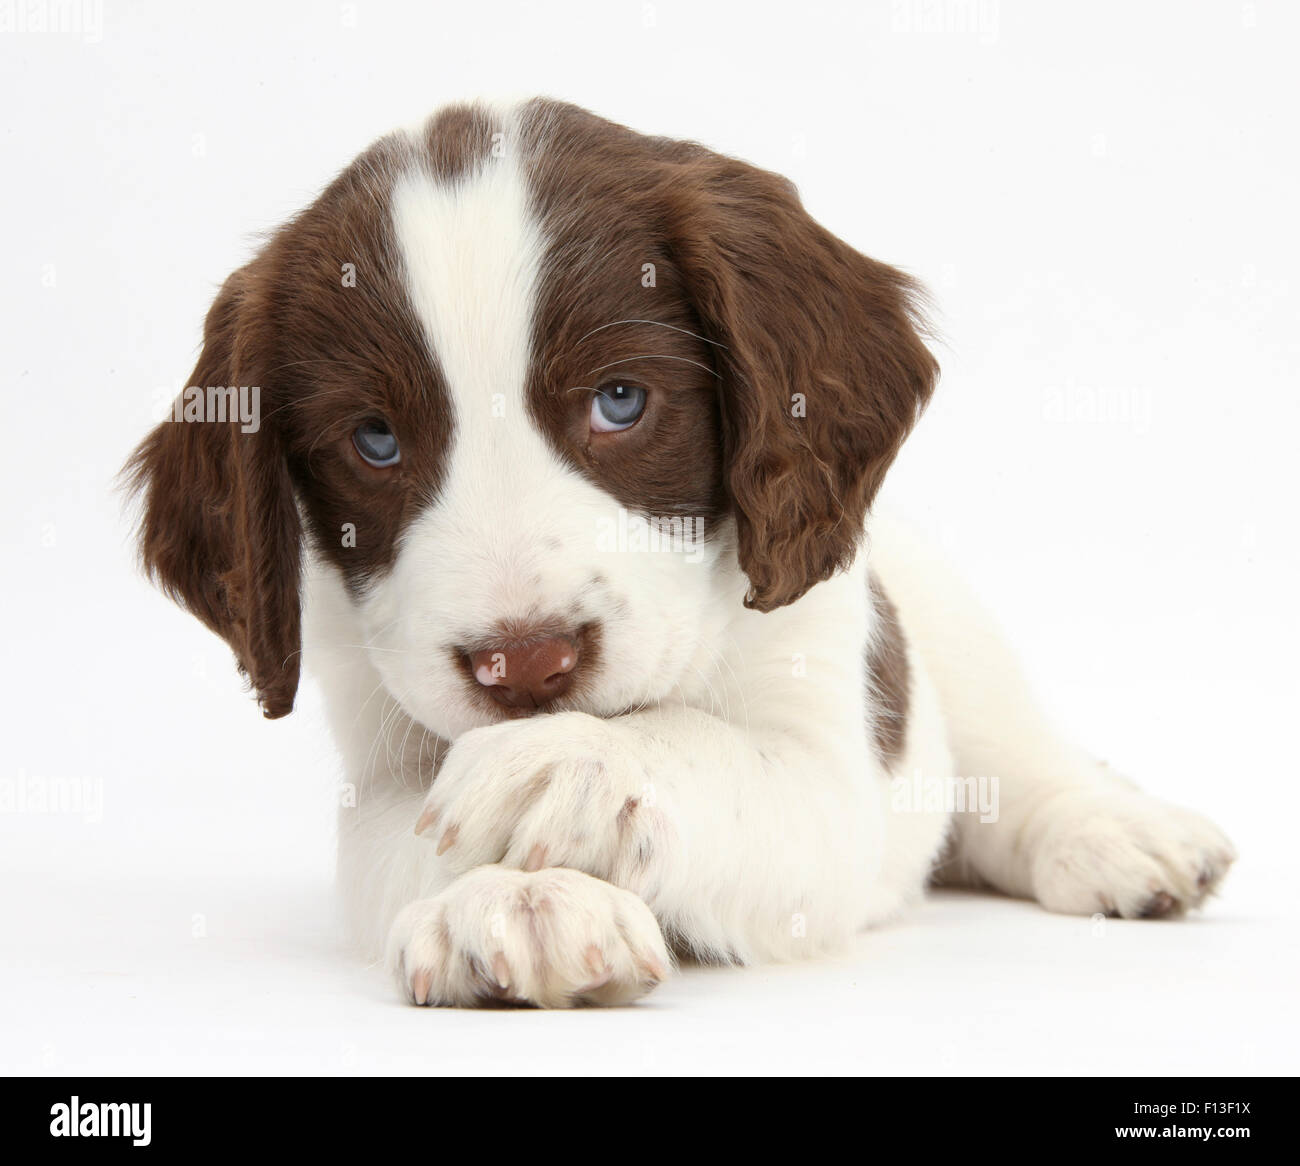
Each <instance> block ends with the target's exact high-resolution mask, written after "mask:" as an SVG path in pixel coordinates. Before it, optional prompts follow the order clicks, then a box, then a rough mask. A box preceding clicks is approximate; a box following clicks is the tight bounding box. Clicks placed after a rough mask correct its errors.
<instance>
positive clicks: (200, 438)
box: [124, 264, 301, 717]
mask: <svg viewBox="0 0 1300 1166" xmlns="http://www.w3.org/2000/svg"><path fill="white" fill-rule="evenodd" d="M254 268H255V264H254V265H250V266H249V267H245V268H243V269H241V270H240V271H237V272H235V274H234V275H232V276H231V277H230V278H229V279H227V280H226V282H225V284H224V286H223V287H222V289H221V293H220V294H219V295H218V297H217V299H216V302H215V303H214V304H213V305H212V308H211V310H210V311H209V312H208V316H207V320H206V322H205V324H204V339H203V352H202V355H201V356H200V357H199V362H198V364H197V366H196V367H195V369H194V372H193V374H192V376H191V378H190V384H191V385H197V386H200V387H203V388H206V387H207V386H219V385H220V386H241V385H247V386H253V385H260V384H261V381H260V379H259V377H260V373H261V371H263V369H264V367H265V366H264V365H262V364H261V363H260V361H259V360H258V358H257V356H256V354H255V352H254V351H252V349H253V348H254V347H255V344H256V334H257V329H256V327H255V326H254V327H244V322H245V321H246V320H247V319H249V318H250V316H249V312H250V309H249V306H248V299H249V296H250V291H251V290H252V289H253V288H254V287H255V278H254ZM271 412H272V410H270V409H264V410H263V416H264V417H268V415H269V414H270V413H271ZM124 474H125V475H126V478H127V481H128V483H129V485H130V487H131V488H132V489H133V490H134V491H136V492H137V493H139V494H142V495H143V498H144V513H143V518H142V521H141V527H140V556H141V559H142V561H143V563H144V566H145V569H146V570H147V571H148V573H149V575H150V577H151V578H152V579H153V580H154V581H155V582H156V583H157V584H158V585H159V586H160V587H161V588H162V589H163V590H164V591H165V592H166V593H167V594H168V595H169V596H171V598H172V599H174V600H175V601H176V602H177V603H179V604H180V605H181V606H182V607H184V608H185V609H186V610H187V611H190V612H192V613H193V614H194V615H196V616H198V618H199V619H201V620H202V621H203V622H204V623H205V624H206V625H207V626H208V627H209V628H211V629H212V630H213V631H214V632H216V633H217V634H218V635H219V636H221V637H222V638H223V639H225V640H226V642H227V643H228V644H229V645H230V646H231V648H232V649H234V653H235V658H236V660H237V661H238V663H239V667H240V671H241V672H243V673H244V674H245V675H246V676H247V677H248V679H249V681H250V683H251V684H252V686H253V688H254V689H255V690H256V691H257V695H258V699H259V701H260V702H261V704H262V709H263V711H264V713H265V715H266V716H268V717H281V716H284V715H285V713H287V712H289V711H290V710H291V709H292V708H293V700H294V694H295V693H296V691H297V688H298V674H299V625H300V601H299V574H300V568H301V532H300V528H299V520H298V511H297V506H296V504H295V501H294V494H293V487H292V484H291V481H290V477H289V470H288V466H287V464H286V461H285V457H284V453H283V450H282V448H281V443H280V440H279V437H278V436H277V433H276V430H275V427H274V425H273V424H271V423H269V418H268V423H264V424H262V425H261V426H260V427H259V428H258V430H257V431H256V432H253V433H245V432H242V430H241V427H240V424H239V421H238V419H237V418H233V419H231V420H229V421H228V422H220V421H215V420H211V419H209V420H203V421H189V422H185V421H175V420H168V421H164V422H163V423H162V424H160V425H159V426H158V427H157V428H155V429H154V430H153V431H152V432H151V433H150V434H149V436H148V437H146V438H145V439H144V441H143V442H142V443H141V444H140V446H139V448H138V449H137V450H136V451H135V453H134V454H133V455H132V456H131V459H130V461H129V462H128V463H127V466H126V468H125V470H124Z"/></svg>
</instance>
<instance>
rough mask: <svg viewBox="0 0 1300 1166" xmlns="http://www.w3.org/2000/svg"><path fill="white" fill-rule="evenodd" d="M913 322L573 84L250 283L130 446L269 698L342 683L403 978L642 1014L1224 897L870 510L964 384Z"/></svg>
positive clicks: (355, 881)
mask: <svg viewBox="0 0 1300 1166" xmlns="http://www.w3.org/2000/svg"><path fill="white" fill-rule="evenodd" d="M917 298H918V290H917V288H916V286H915V285H914V284H913V283H912V281H911V280H910V279H908V278H907V277H906V276H905V275H903V274H901V273H900V272H898V271H896V270H893V269H891V268H889V267H887V266H884V265H883V264H880V263H877V262H875V261H874V260H871V259H868V258H866V257H865V256H863V255H861V254H859V253H858V252H856V251H854V250H853V249H852V248H851V247H849V246H848V245H846V244H845V243H843V242H841V241H840V240H839V239H837V238H836V237H835V236H833V235H832V234H830V233H829V232H828V231H826V230H825V229H823V228H822V227H820V226H819V225H818V224H817V223H815V222H813V221H812V219H811V218H809V216H808V215H807V214H806V213H805V211H804V210H803V208H802V206H801V205H800V202H799V199H798V197H797V195H796V193H795V190H794V188H793V187H792V186H791V184H790V183H789V182H787V181H786V180H785V179H783V178H780V177H778V176H777V175H775V174H771V173H767V172H765V171H762V170H759V169H756V168H755V167H753V166H750V165H747V164H746V163H744V162H739V161H736V160H734V159H731V158H726V157H722V156H720V155H718V154H715V153H713V152H711V151H709V150H707V149H704V148H703V147H701V146H698V145H695V144H692V143H688V142H679V141H671V140H668V139H664V138H655V137H645V136H642V135H640V134H637V133H634V132H632V131H630V130H628V129H625V128H623V127H621V126H618V125H614V124H611V123H610V122H607V121H604V120H601V119H600V118H598V117H595V116H593V115H592V114H590V113H587V112H585V111H583V110H581V109H577V108H574V107H573V106H569V105H564V104H560V103H557V102H554V101H548V100H535V101H531V102H528V103H526V104H523V105H520V106H517V107H513V108H508V109H496V108H491V107H488V106H486V105H466V106H457V107H454V108H449V109H446V110H443V111H442V112H440V113H438V114H436V115H435V116H434V117H433V118H431V119H430V120H429V121H428V122H427V123H426V124H425V125H423V126H422V127H420V128H419V129H417V130H414V131H411V132H403V133H398V134H394V135H392V136H389V137H387V138H384V139H382V140H381V141H379V142H377V143H376V144H375V145H374V146H372V147H371V148H370V149H368V150H367V151H366V152H365V153H364V154H362V155H361V156H360V157H359V158H358V159H357V160H356V161H355V162H354V163H353V164H352V165H351V166H349V167H348V168H347V169H346V170H345V171H343V173H342V174H341V175H339V177H338V178H337V179H335V181H334V182H333V183H332V184H331V185H330V186H329V187H328V188H327V189H326V190H325V192H324V193H323V194H322V195H321V196H320V197H319V198H318V199H317V200H316V201H315V202H314V203H313V204H312V205H311V206H309V207H308V208H307V209H306V210H304V211H303V212H302V213H301V214H300V215H298V216H297V217H296V218H294V219H293V220H292V221H290V222H289V223H287V224H286V225H285V226H284V227H282V228H281V229H280V230H279V231H278V232H277V233H276V234H275V235H274V236H273V237H272V238H271V239H270V241H269V242H268V243H267V244H266V246H265V247H264V248H263V249H262V251H261V252H260V254H258V256H257V257H256V258H255V259H254V260H253V261H252V262H251V263H249V264H248V265H247V266H245V267H243V268H241V269H240V270H239V271H237V272H235V274H233V275H232V276H231V277H230V278H229V279H228V280H227V281H226V283H225V285H224V286H223V288H222V289H221V293H220V295H219V296H218V297H217V300H216V302H215V304H214V305H213V306H212V309H211V311H210V312H209V313H208V317H207V323H206V326H205V332H204V344H203V351H202V355H201V357H200V359H199V362H198V366H197V367H196V369H195V370H194V373H193V375H192V377H191V386H190V387H189V388H188V389H187V390H186V391H185V393H184V394H182V396H181V398H180V399H179V400H178V402H177V405H176V410H175V413H174V414H173V417H172V418H171V419H169V420H168V421H166V422H164V423H162V424H161V425H159V426H158V427H157V428H156V429H155V430H154V431H153V432H152V433H151V434H149V436H148V437H147V438H146V439H145V440H144V442H143V444H142V445H141V446H140V447H139V449H138V450H137V451H136V453H135V455H134V458H133V460H132V462H131V463H130V466H129V473H130V476H131V481H132V482H133V484H134V485H135V487H136V488H137V489H138V490H139V491H140V493H141V494H142V496H143V512H142V519H141V536H140V537H141V552H142V557H143V561H144V564H145V566H146V568H147V569H148V571H149V572H150V574H151V575H152V577H153V578H154V579H155V580H156V581H157V582H158V583H159V584H160V585H161V586H162V588H163V589H164V590H165V591H166V592H167V593H168V594H170V595H171V596H172V597H173V598H174V599H175V600H177V601H178V602H179V603H181V604H182V605H184V606H185V607H186V608H187V609H188V610H190V611H191V612H193V613H194V614H195V615H197V616H198V617H199V618H200V619H201V620H202V621H203V622H204V623H205V624H207V625H208V627H210V628H211V629H212V630H213V631H215V632H216V633H217V634H218V635H220V636H222V637H223V638H224V639H225V640H226V641H227V642H228V643H229V644H230V646H231V647H232V648H233V650H234V654H235V657H236V659H237V661H238V664H239V667H240V668H241V669H242V671H243V672H244V673H245V674H246V675H247V677H248V679H249V682H250V684H251V686H252V688H253V689H254V690H255V691H256V693H257V696H258V699H259V700H260V702H261V704H262V707H263V709H264V711H265V714H266V716H268V717H280V716H283V715H285V714H286V713H288V712H289V711H290V709H291V708H292V707H293V703H294V694H295V691H296V689H297V687H298V679H299V661H300V659H303V658H305V659H306V660H307V662H308V664H309V665H310V666H311V667H312V669H313V671H314V673H315V675H316V677H317V678H318V681H319V683H320V686H321V688H322V689H323V691H324V696H325V700H326V705H327V709H328V712H329V715H330V718H331V721H332V724H333V729H334V733H335V736H336V738H337V742H338V746H339V748H340V750H341V751H342V754H343V759H344V764H345V766H346V774H347V780H348V783H349V796H347V797H346V798H345V799H344V801H345V808H344V809H343V810H342V815H341V822H340V838H339V870H340V877H341V884H342V887H343V891H344V894H345V896H346V900H347V906H348V914H349V917H350V920H351V922H352V925H353V928H354V930H355V933H356V935H357V937H358V938H359V940H360V941H361V942H362V943H363V944H365V945H366V946H367V947H369V948H371V949H372V950H374V951H376V952H378V951H384V952H386V955H387V961H388V965H389V967H390V968H391V970H392V972H393V974H394V976H395V977H396V979H397V982H398V983H399V985H400V987H401V990H402V992H403V993H404V995H405V997H406V999H408V1000H410V1001H412V1002H414V1003H416V1004H442V1005H471V1004H475V1003H477V1002H482V1001H487V1000H494V999H506V1000H512V1001H521V1002H526V1003H530V1004H534V1005H539V1006H544V1007H559V1006H566V1005H573V1004H578V1003H607V1004H612V1003H621V1002H626V1001H630V1000H632V999H634V998H636V997H638V996H640V995H641V994H643V993H644V992H646V991H648V990H649V989H650V988H651V987H653V986H654V985H655V984H656V983H658V982H660V981H661V980H663V979H664V978H665V976H667V975H668V974H669V972H670V969H671V967H672V965H673V961H674V959H675V958H676V957H677V956H680V955H685V954H689V955H690V956H692V957H694V958H698V959H702V960H708V961H726V962H736V963H750V962H757V961H764V960H788V959H794V958H799V957H804V956H812V955H816V954H818V953H822V952H828V951H833V950H835V949H836V948H839V947H841V946H843V945H844V944H845V943H846V941H847V940H848V939H849V938H850V937H851V936H852V935H853V934H854V933H855V932H857V931H858V930H859V929H861V928H862V927H864V926H867V925H870V924H873V923H877V922H879V921H881V920H885V919H888V918H890V917H892V916H895V915H897V914H898V913H899V912H900V911H901V910H902V909H903V908H904V907H905V906H906V905H907V904H908V903H909V902H910V901H912V900H915V899H916V898H917V897H918V896H919V895H921V893H922V891H923V888H924V887H925V885H926V883H927V880H930V879H932V878H935V877H936V876H941V877H942V880H943V881H945V882H947V883H960V884H970V885H980V886H986V887H991V888H995V889H997V890H999V891H1002V892H1005V893H1006V894H1009V895H1016V896H1022V897H1025V898H1033V899H1036V900H1037V901H1038V902H1040V903H1041V904H1043V906H1045V907H1047V908H1049V909H1050V910H1053V911H1062V912H1069V913H1079V914H1089V913H1093V912H1105V913H1107V914H1117V915H1121V916H1124V917H1126V918H1134V917H1151V916H1167V915H1176V914H1180V913H1182V912H1184V911H1186V910H1187V909H1189V908H1194V907H1197V906H1199V905H1200V904H1201V903H1202V902H1203V900H1204V899H1205V897H1206V896H1207V895H1208V894H1209V893H1210V892H1212V891H1213V890H1214V889H1215V888H1216V887H1217V886H1218V884H1219V881H1220V880H1221V879H1222V878H1223V876H1224V873H1225V872H1226V870H1227V868H1228V866H1229V864H1230V863H1231V862H1232V860H1233V858H1234V857H1235V856H1234V853H1233V849H1232V847H1231V845H1230V844H1229V842H1228V841H1227V840H1226V839H1225V838H1224V836H1223V835H1222V834H1221V833H1220V832H1219V831H1218V830H1217V829H1216V828H1215V827H1214V826H1213V825H1211V824H1210V823H1209V822H1207V821H1205V820H1204V819H1203V818H1201V817H1199V816H1197V815H1195V814H1192V813H1189V812H1187V811H1184V810H1181V809H1176V808H1174V807H1172V806H1169V805H1166V804H1164V803H1162V802H1159V801H1156V800H1154V799H1152V798H1150V797H1147V796H1146V795H1144V794H1142V793H1140V792H1139V791H1138V790H1137V789H1135V788H1134V786H1133V785H1132V784H1131V783H1130V782H1128V781H1127V780H1125V779H1124V778H1122V777H1120V776H1118V775H1116V774H1115V773H1112V772H1111V771H1110V770H1109V769H1108V768H1107V767H1106V766H1105V765H1103V764H1101V763H1100V762H1098V761H1095V760H1093V759H1092V758H1090V757H1089V756H1087V755H1085V754H1084V753H1082V752H1080V751H1078V750H1076V749H1074V748H1072V747H1071V746H1070V745H1068V744H1066V743H1065V742H1063V741H1061V740H1060V739H1059V738H1058V737H1057V735H1056V734H1055V733H1054V731H1053V730H1052V729H1051V728H1050V727H1049V726H1048V724H1047V723H1046V722H1045V720H1044V718H1043V717H1042V715H1041V714H1040V713H1039V712H1038V711H1037V709H1036V707H1035V704H1034V701H1033V699H1032V698H1031V696H1030V694H1029V693H1028V692H1027V691H1026V686H1025V682H1024V680H1023V679H1022V676H1021V673H1020V671H1019V669H1018V668H1017V665H1016V663H1015V660H1014V659H1013V657H1012V655H1011V654H1010V653H1009V651H1008V649H1007V648H1006V646H1005V645H1004V644H1003V643H1002V641H1001V639H1000V638H999V637H998V634H997V632H996V631H995V630H994V629H993V628H992V627H991V626H990V624H989V620H988V618H987V617H986V615H985V614H984V613H983V612H982V611H981V610H980V609H979V607H978V606H977V605H976V604H975V603H973V602H972V601H971V599H970V598H969V597H968V595H967V594H966V592H965V591H964V590H963V589H962V587H961V585H960V583H959V582H957V581H956V580H954V579H953V578H952V577H951V576H950V575H949V574H948V573H947V572H946V570H945V568H944V567H943V566H942V565H941V564H940V563H938V562H937V561H935V560H934V559H933V557H932V556H930V555H929V554H928V552H927V551H926V550H925V549H924V548H923V547H921V546H919V545H917V544H915V543H913V542H912V541H911V540H910V539H909V537H908V536H907V534H906V533H905V532H903V531H900V530H895V529H892V528H890V527H888V526H887V525H886V524H885V523H883V522H881V521H878V520H874V519H872V518H871V516H870V510H871V504H872V500H873V498H874V497H875V495H876V492H877V489H878V488H879V486H880V484H881V480H882V478H883V477H884V475H885V472H886V470H887V469H888V467H889V465H890V463H891V461H892V460H893V458H894V456H895V454H896V453H897V452H898V449H899V446H900V445H901V443H902V442H903V440H904V438H905V437H906V436H907V434H908V431H909V430H910V428H911V427H912V425H913V423H914V422H915V420H916V419H917V417H918V415H919V414H920V412H921V411H922V410H923V408H924V406H925V404H926V402H927V401H928V400H929V398H930V395H931V392H932V390H933V388H934V385H935V380H936V375H937V368H936V365H935V361H934V359H933V358H932V356H931V355H930V353H929V352H928V351H927V349H926V346H925V344H924V343H923V340H922V326H921V322H920V320H919V317H918V311H917ZM237 404H238V405H239V406H240V407H239V408H236V405H237ZM244 406H255V407H253V408H246V407H244Z"/></svg>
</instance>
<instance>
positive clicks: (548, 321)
mask: <svg viewBox="0 0 1300 1166" xmlns="http://www.w3.org/2000/svg"><path fill="white" fill-rule="evenodd" d="M521 124H522V137H523V152H524V166H525V172H526V174H527V176H528V182H529V186H530V194H531V196H532V200H533V209H534V212H535V213H536V214H537V216H538V218H539V220H540V222H541V224H542V227H543V231H544V233H545V235H546V239H547V244H548V251H547V255H546V258H545V262H544V264H543V268H542V273H541V280H540V286H539V288H538V293H537V306H536V316H535V318H534V323H533V336H534V354H533V356H534V360H533V367H532V370H531V375H530V381H529V384H528V388H527V394H528V401H529V407H530V409H531V411H532V413H533V416H534V417H535V418H536V420H537V422H538V424H539V426H540V427H541V429H542V430H543V432H545V433H546V434H547V435H548V437H549V438H550V440H551V444H552V445H553V446H554V447H555V448H556V449H557V450H558V451H559V452H560V453H561V454H563V455H564V456H565V457H566V458H567V459H568V460H569V461H570V462H571V464H573V465H575V466H576V467H577V468H578V469H579V470H580V471H581V472H583V473H584V474H586V475H587V476H588V477H589V478H591V479H592V480H593V481H595V482H596V483H597V484H598V485H600V486H601V487H602V488H603V489H605V490H607V491H608V492H609V493H610V494H612V495H613V496H614V497H615V498H617V499H618V500H619V501H620V502H621V503H622V504H623V505H624V506H626V507H627V508H628V509H629V510H632V511H633V512H636V513H640V514H645V515H655V516H671V515H680V516H683V517H686V516H690V517H701V518H704V519H705V533H706V534H711V533H713V528H714V523H713V522H711V521H709V520H710V519H719V518H721V517H722V515H723V514H725V512H726V510H727V497H726V489H725V485H724V482H723V472H722V437H721V416H720V403H719V399H718V388H717V385H718V375H717V372H716V369H715V367H714V349H715V345H713V344H711V343H709V341H708V339H707V338H704V337H702V335H701V331H702V330H701V324H700V321H699V319H698V317H697V316H696V314H695V311H694V307H693V304H692V299H691V292H690V289H689V287H687V285H686V282H685V279H684V277H683V275H682V273H681V271H680V270H679V268H678V267H677V264H676V263H675V261H674V258H673V256H672V254H671V252H670V250H669V248H668V245H667V239H666V237H665V235H664V232H663V205H664V199H665V197H666V190H665V182H666V180H667V178H668V175H667V174H666V172H665V171H664V169H663V166H662V164H661V160H660V158H659V157H658V155H657V153H656V152H655V151H654V150H653V149H651V148H648V147H647V143H649V142H651V141H652V139H648V138H645V137H643V136H641V135H640V134H635V133H633V132H631V131H630V130H626V129H624V128H622V127H621V126H616V125H613V124H611V123H610V122H606V121H602V120H601V119H600V118H597V117H594V116H593V115H591V114H589V113H587V112H585V111H584V110H580V109H577V108H576V107H574V106H568V105H559V104H557V103H554V102H542V101H537V102H532V103H530V104H529V106H528V107H526V109H525V111H524V115H523V118H522V123H521ZM616 384H621V385H625V386H636V387H640V388H643V389H645V390H646V391H647V393H648V397H647V404H646V409H645V413H644V414H643V415H642V417H641V419H640V420H639V421H638V422H637V424H636V425H635V426H634V427H633V428H631V429H629V430H627V431H625V432H620V433H592V432H591V431H590V428H589V425H588V419H589V416H590V409H591V402H592V395H593V393H594V391H595V390H597V389H599V388H601V387H602V386H613V385H616Z"/></svg>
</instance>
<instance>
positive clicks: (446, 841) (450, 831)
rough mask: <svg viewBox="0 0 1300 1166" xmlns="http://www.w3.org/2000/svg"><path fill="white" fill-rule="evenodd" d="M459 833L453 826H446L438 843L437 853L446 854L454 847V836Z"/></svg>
mask: <svg viewBox="0 0 1300 1166" xmlns="http://www.w3.org/2000/svg"><path fill="white" fill-rule="evenodd" d="M457 833H459V831H458V830H457V828H456V827H455V826H448V827H447V830H446V832H445V833H444V834H443V836H442V841H441V842H439V843H438V853H439V854H446V853H447V851H449V850H450V849H451V848H452V847H453V846H455V845H456V835H457Z"/></svg>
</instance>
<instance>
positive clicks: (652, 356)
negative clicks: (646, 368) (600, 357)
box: [591, 352, 722, 380]
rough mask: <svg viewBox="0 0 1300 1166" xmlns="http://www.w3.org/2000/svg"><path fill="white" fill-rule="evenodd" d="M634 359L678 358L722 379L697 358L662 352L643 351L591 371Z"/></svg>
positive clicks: (626, 362)
mask: <svg viewBox="0 0 1300 1166" xmlns="http://www.w3.org/2000/svg"><path fill="white" fill-rule="evenodd" d="M634 360H680V361H681V362H682V363H683V364H693V365H694V366H695V367H696V368H698V369H703V371H704V372H706V373H708V374H709V376H711V377H717V378H718V380H722V377H720V376H718V374H717V373H716V372H714V371H713V369H711V368H710V367H709V366H708V365H707V364H701V363H700V362H699V361H698V360H691V358H690V357H688V356H665V355H663V354H662V353H657V352H643V353H642V354H641V355H640V356H628V357H625V358H624V359H622V360H614V361H610V363H609V364H602V365H601V366H600V368H594V369H592V370H591V371H592V374H593V375H594V374H595V373H598V372H604V371H605V370H606V369H607V368H613V367H614V366H615V365H617V364H628V363H630V362H631V361H634Z"/></svg>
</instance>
